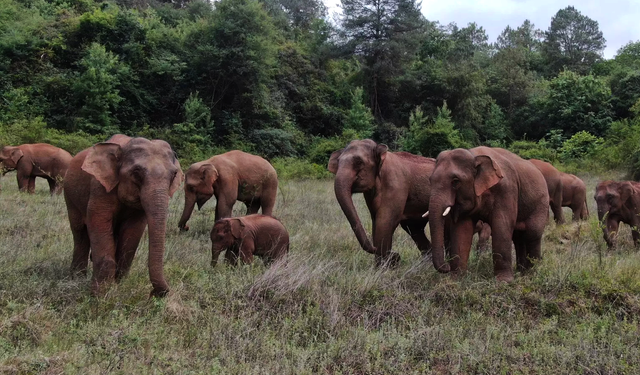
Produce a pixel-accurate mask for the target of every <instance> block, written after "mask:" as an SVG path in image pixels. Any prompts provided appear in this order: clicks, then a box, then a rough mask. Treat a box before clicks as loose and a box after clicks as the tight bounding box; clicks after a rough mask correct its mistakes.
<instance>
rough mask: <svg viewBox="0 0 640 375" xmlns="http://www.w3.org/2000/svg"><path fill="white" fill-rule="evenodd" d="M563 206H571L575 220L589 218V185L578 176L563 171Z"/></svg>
mask: <svg viewBox="0 0 640 375" xmlns="http://www.w3.org/2000/svg"><path fill="white" fill-rule="evenodd" d="M562 207H570V208H571V211H573V221H579V220H587V219H588V218H589V207H588V205H587V185H586V184H585V183H584V181H582V180H581V179H580V178H578V177H577V176H574V175H572V174H569V173H562Z"/></svg>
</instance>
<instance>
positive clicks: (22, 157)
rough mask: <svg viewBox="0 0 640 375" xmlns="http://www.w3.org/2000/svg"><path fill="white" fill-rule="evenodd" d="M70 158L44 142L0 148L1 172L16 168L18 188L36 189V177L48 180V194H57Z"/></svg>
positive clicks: (62, 151) (66, 153) (67, 154)
mask: <svg viewBox="0 0 640 375" xmlns="http://www.w3.org/2000/svg"><path fill="white" fill-rule="evenodd" d="M72 158H73V157H72V156H71V154H70V153H68V152H67V151H65V150H63V149H61V148H58V147H55V146H51V145H49V144H46V143H35V144H24V145H20V146H5V147H4V148H2V150H1V151H0V165H1V166H2V167H1V169H2V174H3V175H4V174H5V173H6V172H9V171H12V170H16V171H17V178H18V188H19V189H20V191H26V192H28V193H29V194H33V193H34V192H35V189H36V177H42V178H44V179H46V180H47V182H48V183H49V191H50V192H51V195H53V194H54V193H57V194H60V192H61V191H62V180H63V179H64V175H65V173H67V169H68V168H69V163H70V162H71V159H72Z"/></svg>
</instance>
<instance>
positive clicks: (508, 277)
mask: <svg viewBox="0 0 640 375" xmlns="http://www.w3.org/2000/svg"><path fill="white" fill-rule="evenodd" d="M496 280H498V281H500V282H503V283H512V282H513V272H500V273H498V274H497V275H496Z"/></svg>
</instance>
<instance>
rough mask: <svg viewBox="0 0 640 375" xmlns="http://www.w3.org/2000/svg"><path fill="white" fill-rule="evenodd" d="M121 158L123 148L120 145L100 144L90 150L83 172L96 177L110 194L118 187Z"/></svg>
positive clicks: (83, 164)
mask: <svg viewBox="0 0 640 375" xmlns="http://www.w3.org/2000/svg"><path fill="white" fill-rule="evenodd" d="M121 156H122V148H121V147H120V145H119V144H116V143H107V142H105V143H98V144H96V145H94V146H93V147H92V148H90V149H89V153H88V154H87V157H86V158H85V159H84V163H82V170H83V171H85V172H87V173H89V174H90V175H92V176H93V177H95V179H96V180H98V182H100V183H101V184H102V186H104V188H105V189H106V190H107V193H108V192H110V191H111V190H113V189H114V188H115V187H116V186H117V185H118V182H119V179H118V163H119V162H120V157H121Z"/></svg>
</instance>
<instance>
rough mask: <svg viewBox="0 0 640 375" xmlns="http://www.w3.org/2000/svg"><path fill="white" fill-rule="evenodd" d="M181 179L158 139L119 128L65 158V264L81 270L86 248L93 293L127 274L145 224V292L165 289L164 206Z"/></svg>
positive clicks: (169, 151) (163, 292) (154, 293)
mask: <svg viewBox="0 0 640 375" xmlns="http://www.w3.org/2000/svg"><path fill="white" fill-rule="evenodd" d="M182 180H183V174H182V171H181V169H180V163H179V162H178V160H177V159H176V156H175V153H174V152H173V150H172V149H171V146H169V144H168V143H167V142H165V141H161V140H151V141H150V140H148V139H145V138H129V137H127V136H125V135H121V134H119V135H115V136H113V137H111V139H109V140H108V141H107V142H105V143H98V144H96V145H94V146H93V147H91V148H88V149H86V150H84V151H82V152H80V153H79V154H78V155H76V156H75V157H74V158H73V160H71V165H70V166H69V170H68V172H67V177H66V183H65V186H64V198H65V201H66V203H67V211H68V213H69V222H70V224H71V231H72V233H73V241H74V248H73V260H72V263H71V270H72V272H73V273H74V274H78V273H80V274H85V273H86V269H87V264H88V259H89V250H91V258H92V261H93V279H92V282H91V289H92V292H93V294H94V295H99V294H100V293H101V290H102V289H103V288H104V286H105V285H107V284H108V283H110V282H111V281H113V280H114V279H115V280H120V279H121V278H122V277H123V276H125V275H126V274H127V272H128V271H129V269H130V268H131V263H132V262H133V257H134V255H135V253H136V250H137V248H138V244H139V243H140V239H141V237H142V234H143V232H144V230H145V228H147V226H148V228H149V261H148V267H149V278H150V279H151V284H152V286H153V290H152V292H151V295H152V296H157V297H162V296H164V295H166V294H167V292H168V291H169V285H168V284H167V282H166V281H165V277H164V271H163V257H164V250H165V232H166V224H167V211H168V207H169V198H170V197H171V196H172V195H173V194H174V193H175V191H176V190H178V188H179V187H180V184H181V183H182Z"/></svg>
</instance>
